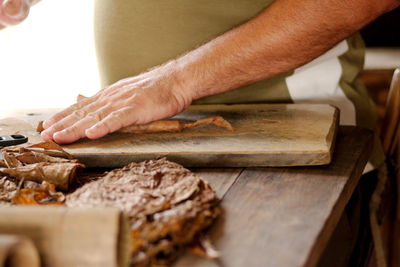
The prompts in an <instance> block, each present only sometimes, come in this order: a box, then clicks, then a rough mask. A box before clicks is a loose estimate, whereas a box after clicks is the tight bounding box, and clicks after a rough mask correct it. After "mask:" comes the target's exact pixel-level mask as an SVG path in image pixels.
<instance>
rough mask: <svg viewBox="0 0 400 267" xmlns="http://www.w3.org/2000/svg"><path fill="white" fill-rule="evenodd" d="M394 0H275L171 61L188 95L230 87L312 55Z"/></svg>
mask: <svg viewBox="0 0 400 267" xmlns="http://www.w3.org/2000/svg"><path fill="white" fill-rule="evenodd" d="M397 2H398V1H389V0H387V1H386V3H385V0H382V1H375V0H369V1H367V0H321V1H315V0H296V1H294V0H277V1H275V2H274V3H273V4H272V5H271V6H269V7H268V8H267V9H266V10H265V11H263V12H262V13H260V14H259V15H258V16H257V17H255V18H253V19H251V20H250V21H248V22H247V23H245V24H243V25H241V26H239V27H237V28H235V29H233V30H231V31H228V32H227V33H225V34H223V35H221V36H219V37H217V38H216V39H214V40H212V41H210V42H208V43H206V44H204V45H203V46H200V47H199V48H197V49H195V50H193V51H191V52H189V53H188V54H186V55H184V56H182V57H180V58H178V59H177V60H176V61H175V64H171V65H174V66H175V68H177V69H178V71H177V79H178V80H180V82H181V84H182V85H183V90H186V92H185V93H187V94H189V95H190V96H191V98H193V99H199V98H201V97H204V96H208V95H213V94H217V93H221V92H225V91H229V90H232V89H235V88H238V87H240V86H243V85H246V84H250V83H254V82H257V81H260V80H263V79H267V78H270V77H272V76H275V75H278V74H281V73H284V72H287V71H290V70H292V69H295V68H296V67H298V66H301V65H303V64H305V63H307V62H309V61H311V60H313V59H314V58H316V57H318V56H319V55H321V54H323V53H324V52H326V51H327V50H329V49H330V48H331V47H333V46H334V45H335V44H336V43H338V42H339V41H341V40H343V39H345V38H346V37H347V36H349V35H351V34H352V33H354V32H356V31H358V30H359V29H361V28H362V27H363V26H364V25H366V24H368V23H369V22H371V21H372V20H374V19H375V18H376V17H378V16H379V15H381V14H383V13H385V12H386V11H388V10H389V9H391V8H394V7H395V6H397V5H398V3H397Z"/></svg>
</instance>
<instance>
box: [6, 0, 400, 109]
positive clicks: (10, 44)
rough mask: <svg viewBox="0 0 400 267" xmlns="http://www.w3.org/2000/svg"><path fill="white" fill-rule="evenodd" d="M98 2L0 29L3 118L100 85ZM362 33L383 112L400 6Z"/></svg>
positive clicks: (46, 4)
mask: <svg viewBox="0 0 400 267" xmlns="http://www.w3.org/2000/svg"><path fill="white" fill-rule="evenodd" d="M93 5H94V1H93V0H92V1H88V0H85V1H82V0H68V1H62V0H43V1H41V2H39V3H38V4H37V5H36V6H34V7H33V8H32V10H31V13H30V15H29V16H28V18H27V20H26V21H25V22H23V23H21V24H20V25H17V26H14V27H9V28H6V29H5V30H1V31H0V93H1V94H0V99H1V100H2V101H1V105H0V117H1V116H2V115H3V116H4V115H6V111H7V110H8V109H27V110H29V109H38V108H62V107H66V106H69V105H70V104H72V103H73V102H74V101H75V98H76V96H77V95H78V94H79V93H81V94H83V95H88V96H89V95H92V94H94V93H95V92H97V91H98V90H99V89H100V88H99V78H98V73H97V65H96V56H95V50H94V41H93ZM361 33H362V35H363V37H364V39H365V41H366V44H367V47H368V49H367V54H366V62H365V71H364V73H363V74H362V75H361V79H362V80H363V81H364V83H365V84H366V85H367V87H368V89H369V91H370V94H371V96H372V97H373V98H374V100H375V101H376V102H377V105H378V109H380V110H382V108H384V104H385V100H386V95H387V89H388V88H389V84H390V79H391V77H392V74H393V70H394V68H395V67H399V66H400V9H396V10H394V11H392V12H390V13H388V14H386V15H384V16H382V17H381V18H379V19H377V20H376V21H375V22H373V23H372V24H370V25H368V26H367V27H365V28H364V29H363V30H362V31H361ZM327 75H329V74H327ZM10 100H12V101H10Z"/></svg>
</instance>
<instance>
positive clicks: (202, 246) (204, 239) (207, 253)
mask: <svg viewBox="0 0 400 267" xmlns="http://www.w3.org/2000/svg"><path fill="white" fill-rule="evenodd" d="M188 250H189V251H190V252H192V253H193V254H196V255H198V256H201V257H204V258H208V259H218V258H219V257H220V256H221V253H220V252H219V251H218V250H217V249H216V248H215V247H214V245H213V244H212V243H211V240H210V238H209V237H208V236H199V237H198V239H197V240H196V242H195V243H194V244H193V245H192V246H190V247H188Z"/></svg>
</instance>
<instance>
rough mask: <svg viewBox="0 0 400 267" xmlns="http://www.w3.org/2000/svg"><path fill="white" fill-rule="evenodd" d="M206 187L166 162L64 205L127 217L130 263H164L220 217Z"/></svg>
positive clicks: (97, 185) (126, 172) (118, 177)
mask: <svg viewBox="0 0 400 267" xmlns="http://www.w3.org/2000/svg"><path fill="white" fill-rule="evenodd" d="M217 203H218V199H217V198H216V195H215V192H214V191H213V190H212V189H211V187H210V186H209V184H208V183H207V182H206V181H204V180H203V179H201V178H200V177H198V176H197V175H195V174H194V173H192V172H190V171H189V170H187V169H185V168H183V167H182V166H181V165H179V164H176V163H173V162H170V161H167V160H166V159H160V160H149V161H145V162H141V163H131V164H129V165H127V166H125V167H124V168H122V169H116V170H113V171H111V172H109V173H107V174H106V175H105V176H104V177H103V178H102V179H99V180H96V181H94V182H91V183H89V184H86V185H84V186H82V187H81V188H79V189H77V190H76V191H75V192H74V193H72V194H69V195H67V201H66V205H67V206H69V207H77V206H92V207H94V206H103V207H104V206H106V207H107V206H112V207H118V208H119V209H121V210H122V211H124V213H125V214H127V215H128V217H129V219H130V222H131V230H132V247H133V249H132V262H133V263H134V264H153V263H160V262H161V263H163V262H165V261H168V260H170V259H171V258H173V257H174V256H175V255H176V254H177V252H179V251H180V250H181V248H182V247H183V246H184V245H185V244H188V243H190V242H191V241H192V240H193V239H194V238H195V236H196V234H197V233H199V232H200V231H201V230H202V229H204V228H205V227H207V226H209V225H210V224H211V223H212V221H213V220H214V219H215V218H216V217H217V216H218V214H219V209H218V207H217Z"/></svg>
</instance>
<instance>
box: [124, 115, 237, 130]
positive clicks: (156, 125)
mask: <svg viewBox="0 0 400 267" xmlns="http://www.w3.org/2000/svg"><path fill="white" fill-rule="evenodd" d="M207 124H213V125H216V126H218V127H222V128H226V129H228V130H229V131H233V128H232V125H231V124H230V123H229V122H228V121H226V120H224V118H222V117H221V116H215V117H209V118H205V119H201V120H198V121H195V122H190V123H181V122H179V121H176V120H160V121H153V122H150V123H148V124H142V125H136V124H134V125H130V126H127V127H124V128H122V129H120V130H119V131H118V132H120V133H160V132H180V131H182V130H183V129H186V128H193V127H197V126H199V125H207Z"/></svg>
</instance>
